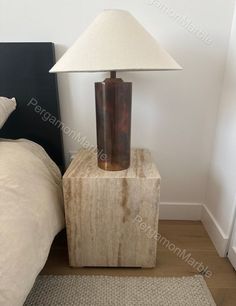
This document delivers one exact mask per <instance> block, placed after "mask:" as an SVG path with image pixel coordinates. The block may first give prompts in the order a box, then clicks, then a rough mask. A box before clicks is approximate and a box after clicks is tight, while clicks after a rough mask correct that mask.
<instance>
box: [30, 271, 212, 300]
mask: <svg viewBox="0 0 236 306" xmlns="http://www.w3.org/2000/svg"><path fill="white" fill-rule="evenodd" d="M26 305H33V306H37V305H38V306H39V305H40V306H42V305H50V306H54V305H55V306H59V305H63V306H70V305H83V306H90V305H91V306H106V305H108V306H109V305H114V306H116V305H117V306H123V305H125V306H126V305H127V306H138V305H140V306H141V305H142V306H144V305H148V306H152V305H158V306H164V305H165V306H166V305H168V306H170V305H175V306H178V305H179V306H187V305H189V306H195V305H196V306H205V305H211V306H212V305H216V304H215V303H214V301H213V298H212V296H211V294H210V291H209V290H208V288H207V285H206V283H205V281H204V279H203V277H202V276H199V275H196V276H193V277H173V278H172V277H171V278H170V277H163V278H154V277H112V276H77V275H69V276H66V275H65V276H39V277H38V278H37V280H36V282H35V285H34V287H33V289H32V290H31V292H30V294H29V296H28V298H27V300H26V302H25V306H26Z"/></svg>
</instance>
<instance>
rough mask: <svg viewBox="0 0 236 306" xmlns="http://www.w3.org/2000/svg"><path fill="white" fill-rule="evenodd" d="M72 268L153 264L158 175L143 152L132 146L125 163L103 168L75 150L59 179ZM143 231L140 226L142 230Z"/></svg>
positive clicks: (90, 156)
mask: <svg viewBox="0 0 236 306" xmlns="http://www.w3.org/2000/svg"><path fill="white" fill-rule="evenodd" d="M63 192H64V203H65V215H66V230H67V238H68V248H69V261H70V265H71V266H72V267H85V266H91V267H92V266H100V267H101V266H102V267H154V266H155V265H156V247H157V241H156V240H155V239H153V238H150V235H148V232H147V231H146V230H147V229H148V230H151V231H152V232H157V231H158V211H159V197H160V175H159V172H158V170H157V168H156V166H155V164H154V163H153V161H152V159H151V154H150V152H149V151H147V150H144V149H133V150H132V154H131V167H130V168H129V169H127V170H123V171H104V170H101V169H100V168H98V167H97V158H96V154H95V153H94V152H89V151H86V150H80V151H79V153H78V154H77V155H76V156H75V158H74V160H73V161H72V163H71V165H70V166H69V168H68V170H67V171H66V173H65V175H64V177H63ZM144 229H146V230H144Z"/></svg>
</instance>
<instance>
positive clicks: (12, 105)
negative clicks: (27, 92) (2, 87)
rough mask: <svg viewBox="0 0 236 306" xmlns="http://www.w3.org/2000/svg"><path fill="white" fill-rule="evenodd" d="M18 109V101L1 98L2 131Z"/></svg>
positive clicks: (0, 116) (0, 121)
mask: <svg viewBox="0 0 236 306" xmlns="http://www.w3.org/2000/svg"><path fill="white" fill-rule="evenodd" d="M15 109H16V99H15V98H12V99H8V98H5V97H0V129H1V128H2V127H3V125H4V123H5V122H6V121H7V118H8V117H9V116H10V114H11V113H12V112H13V111H14V110H15Z"/></svg>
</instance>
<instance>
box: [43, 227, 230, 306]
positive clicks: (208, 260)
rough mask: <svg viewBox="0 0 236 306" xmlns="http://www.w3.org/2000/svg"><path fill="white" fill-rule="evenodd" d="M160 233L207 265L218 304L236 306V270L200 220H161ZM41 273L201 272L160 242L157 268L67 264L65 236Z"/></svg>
mask: <svg viewBox="0 0 236 306" xmlns="http://www.w3.org/2000/svg"><path fill="white" fill-rule="evenodd" d="M159 232H160V234H161V235H162V236H163V237H166V238H167V239H168V240H169V241H170V242H172V243H174V244H175V246H176V247H179V248H181V249H186V250H187V251H189V252H190V253H191V254H192V257H193V258H194V259H195V260H196V261H198V262H202V263H203V264H204V266H208V267H209V270H210V271H212V273H213V276H212V277H211V278H210V279H207V278H205V279H206V282H207V285H208V287H209V289H210V291H211V292H212V295H213V297H214V299H215V301H216V304H217V305H224V306H236V272H235V270H234V269H233V267H232V266H231V264H230V263H229V261H228V259H227V258H220V257H219V256H218V255H217V253H216V250H215V248H214V246H213V244H212V242H211V241H210V239H209V237H208V235H207V233H206V231H205V230H204V227H203V226H202V224H201V222H193V221H160V224H159ZM41 274H60V275H62V274H64V275H65V274H81V275H82V274H83V275H85V274H86V275H91V274H93V275H119V276H157V277H158V276H190V275H195V274H199V273H198V272H197V271H196V270H195V269H194V268H193V267H191V266H190V265H188V264H187V263H186V262H184V261H183V260H182V259H180V258H178V256H177V255H175V254H173V253H172V252H170V251H169V250H168V249H166V248H165V247H164V246H163V245H161V244H159V245H158V259H157V267H156V268H155V269H128V268H125V269H123V268H82V269H75V268H70V267H69V266H68V256H67V249H66V242H65V238H63V235H61V236H60V237H58V238H57V239H56V241H55V243H54V244H53V247H52V249H51V252H50V255H49V258H48V261H47V263H46V265H45V267H44V269H43V270H42V272H41Z"/></svg>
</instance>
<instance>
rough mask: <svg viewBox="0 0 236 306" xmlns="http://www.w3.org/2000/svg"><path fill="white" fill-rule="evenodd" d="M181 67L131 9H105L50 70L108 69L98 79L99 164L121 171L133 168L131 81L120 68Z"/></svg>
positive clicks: (96, 88)
mask: <svg viewBox="0 0 236 306" xmlns="http://www.w3.org/2000/svg"><path fill="white" fill-rule="evenodd" d="M180 69H182V68H181V67H180V66H179V65H178V64H177V63H176V61H175V60H174V59H173V58H172V57H171V56H170V55H169V54H168V53H167V52H166V51H165V50H164V49H163V48H162V47H161V46H160V45H159V43H158V42H157V41H156V40H155V39H154V38H153V37H152V36H151V35H150V34H149V33H148V32H147V31H146V30H145V29H144V28H143V26H142V25H141V24H140V23H139V22H138V21H137V20H136V19H135V18H134V17H133V16H132V15H131V14H130V13H129V12H127V11H123V10H104V11H103V12H102V13H101V14H100V15H98V16H97V18H96V19H95V20H94V22H93V23H92V24H91V25H90V26H89V27H88V28H87V30H86V31H85V32H84V33H83V34H82V35H81V36H80V37H79V39H78V40H77V41H76V42H75V43H74V44H73V45H72V47H70V48H69V49H68V50H67V51H66V53H65V54H64V55H63V56H62V57H61V59H60V60H59V61H58V62H57V63H56V64H55V65H54V66H53V68H52V69H51V70H50V72H101V71H109V72H110V78H106V79H105V80H104V81H103V82H97V83H95V98H96V123H97V150H98V154H97V158H98V166H99V168H101V169H103V170H108V171H119V170H125V169H127V168H129V166H130V132H131V96H132V83H130V82H124V81H123V80H122V79H120V78H117V77H116V72H117V71H153V70H180ZM101 153H103V154H101Z"/></svg>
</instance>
